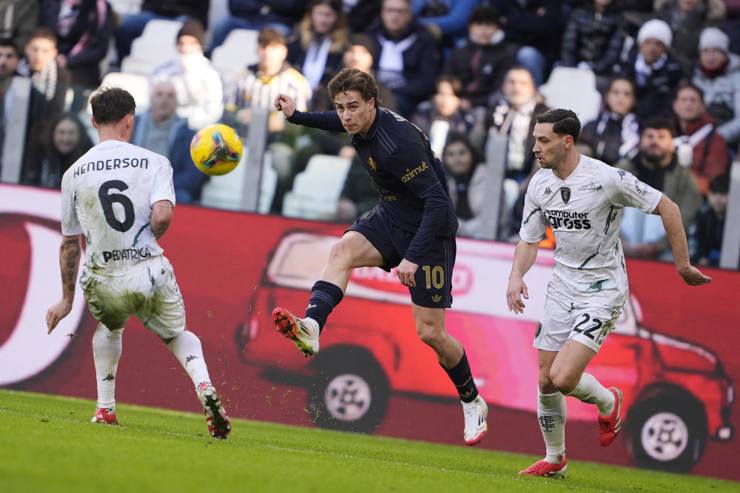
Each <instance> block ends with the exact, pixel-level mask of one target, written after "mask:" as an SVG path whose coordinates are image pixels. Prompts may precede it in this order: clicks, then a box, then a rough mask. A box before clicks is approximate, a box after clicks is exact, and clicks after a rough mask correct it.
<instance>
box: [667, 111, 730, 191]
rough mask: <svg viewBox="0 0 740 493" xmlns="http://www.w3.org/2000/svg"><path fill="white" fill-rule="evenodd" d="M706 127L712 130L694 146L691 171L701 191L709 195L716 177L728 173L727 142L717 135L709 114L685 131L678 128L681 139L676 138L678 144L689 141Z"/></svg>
mask: <svg viewBox="0 0 740 493" xmlns="http://www.w3.org/2000/svg"><path fill="white" fill-rule="evenodd" d="M705 125H711V128H712V130H710V131H709V133H708V134H707V136H706V137H705V138H704V139H703V140H702V141H700V142H699V143H698V144H696V145H695V146H694V152H693V155H692V160H691V171H692V173H694V177H695V178H696V181H697V184H698V185H699V191H700V192H701V193H702V195H706V194H707V190H709V182H710V181H712V179H713V178H714V177H715V176H719V175H721V174H724V173H725V172H727V168H728V167H729V165H730V156H729V152H728V149H727V142H726V141H725V139H724V138H722V136H721V135H719V133H717V130H716V128H715V127H714V122H713V121H712V119H711V118H710V117H709V115H707V114H704V115H703V117H702V118H700V119H699V120H698V121H696V122H692V123H691V124H690V125H688V126H687V127H686V130H685V131H682V130H681V129H680V128H678V133H677V135H679V137H677V138H676V141H677V142H678V141H681V140H683V138H684V137H686V140H687V139H688V137H690V136H691V135H692V134H694V133H695V132H698V131H699V130H700V129H701V128H702V127H704V126H705Z"/></svg>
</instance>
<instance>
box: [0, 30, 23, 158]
mask: <svg viewBox="0 0 740 493" xmlns="http://www.w3.org/2000/svg"><path fill="white" fill-rule="evenodd" d="M19 61H20V52H19V50H18V47H17V46H16V45H15V43H13V40H11V39H2V38H0V170H2V167H3V166H2V164H3V163H2V158H3V145H4V143H5V128H6V126H7V124H8V114H7V112H6V108H9V107H10V105H11V104H12V101H11V98H12V97H13V94H12V92H11V91H10V84H11V83H12V82H13V77H15V76H16V69H17V68H18V62H19Z"/></svg>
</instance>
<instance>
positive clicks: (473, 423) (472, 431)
mask: <svg viewBox="0 0 740 493" xmlns="http://www.w3.org/2000/svg"><path fill="white" fill-rule="evenodd" d="M462 406H463V414H464V415H465V431H464V433H463V436H464V438H465V443H466V444H467V445H477V444H478V443H480V441H481V440H483V437H484V436H486V432H487V431H488V423H487V422H486V418H487V417H488V405H487V404H486V401H484V400H483V398H482V397H481V396H480V395H478V397H476V398H475V399H474V400H473V401H472V402H463V403H462Z"/></svg>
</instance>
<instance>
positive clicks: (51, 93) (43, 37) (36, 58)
mask: <svg viewBox="0 0 740 493" xmlns="http://www.w3.org/2000/svg"><path fill="white" fill-rule="evenodd" d="M25 53H26V57H25V58H24V59H23V60H21V63H20V64H19V65H18V72H19V74H21V75H23V76H28V77H31V81H32V83H33V87H34V89H35V90H36V91H38V94H37V95H36V96H37V97H32V99H33V101H32V102H31V112H32V114H33V116H34V120H35V121H36V120H37V119H38V118H46V117H49V116H52V115H56V114H58V113H60V112H61V111H62V110H63V109H64V99H65V97H66V94H67V88H68V87H69V81H70V76H69V72H68V71H67V69H66V68H64V67H61V66H60V65H59V64H58V63H57V55H58V54H59V52H58V50H57V38H56V35H55V34H54V33H53V32H52V31H51V30H50V29H49V28H46V27H39V28H37V29H36V30H35V31H34V32H33V34H32V35H31V39H29V41H28V43H27V44H26V48H25Z"/></svg>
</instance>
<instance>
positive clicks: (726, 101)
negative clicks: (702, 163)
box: [692, 27, 740, 147]
mask: <svg viewBox="0 0 740 493" xmlns="http://www.w3.org/2000/svg"><path fill="white" fill-rule="evenodd" d="M729 42H730V41H729V38H728V37H727V35H726V34H725V33H724V32H722V31H720V30H719V29H717V28H716V27H709V28H707V29H705V30H704V31H703V32H702V33H701V38H700V39H699V63H698V65H697V67H696V69H695V70H694V78H693V80H692V82H693V83H694V84H696V85H697V86H698V87H699V88H701V90H702V91H704V102H705V104H706V106H707V111H708V113H709V115H710V116H711V117H712V118H714V121H715V122H716V124H717V133H719V134H720V135H721V136H722V137H724V139H725V140H726V141H727V142H728V144H729V145H730V146H733V147H734V146H736V145H737V143H738V141H740V56H738V55H736V54H734V53H730V52H729V49H728V47H729Z"/></svg>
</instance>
